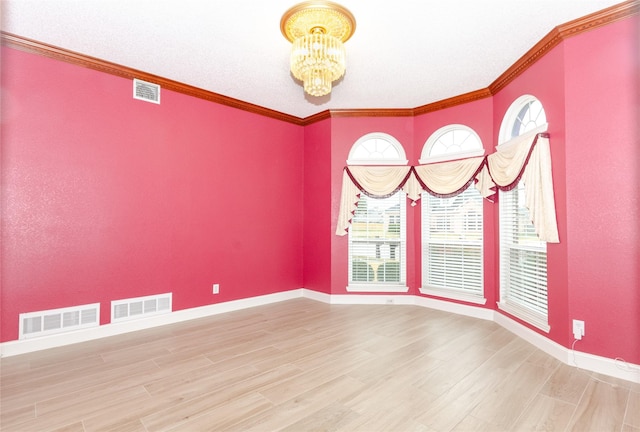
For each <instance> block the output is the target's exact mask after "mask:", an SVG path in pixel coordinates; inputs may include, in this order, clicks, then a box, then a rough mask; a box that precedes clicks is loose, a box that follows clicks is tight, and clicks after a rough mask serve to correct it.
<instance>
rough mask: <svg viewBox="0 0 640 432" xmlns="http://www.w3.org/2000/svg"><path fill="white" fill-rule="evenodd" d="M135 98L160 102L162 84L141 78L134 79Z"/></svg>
mask: <svg viewBox="0 0 640 432" xmlns="http://www.w3.org/2000/svg"><path fill="white" fill-rule="evenodd" d="M133 98H134V99H139V100H143V101H147V102H153V103H156V104H159V103H160V86H159V85H158V84H153V83H150V82H146V81H142V80H139V79H134V80H133Z"/></svg>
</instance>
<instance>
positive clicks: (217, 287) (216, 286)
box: [213, 284, 220, 294]
mask: <svg viewBox="0 0 640 432" xmlns="http://www.w3.org/2000/svg"><path fill="white" fill-rule="evenodd" d="M213 293H214V294H220V284H213Z"/></svg>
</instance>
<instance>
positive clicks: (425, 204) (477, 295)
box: [420, 124, 487, 305]
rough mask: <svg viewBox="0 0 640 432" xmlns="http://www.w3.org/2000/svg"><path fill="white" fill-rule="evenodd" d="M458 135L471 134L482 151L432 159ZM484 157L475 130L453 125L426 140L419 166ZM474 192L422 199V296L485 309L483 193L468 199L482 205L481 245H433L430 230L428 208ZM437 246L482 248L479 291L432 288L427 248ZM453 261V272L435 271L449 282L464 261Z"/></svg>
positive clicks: (426, 195)
mask: <svg viewBox="0 0 640 432" xmlns="http://www.w3.org/2000/svg"><path fill="white" fill-rule="evenodd" d="M456 131H459V132H465V133H468V134H470V135H471V136H472V137H473V138H475V141H476V142H477V145H478V146H479V148H476V149H471V150H464V151H447V152H445V153H444V154H439V155H436V156H432V155H431V152H432V151H433V149H434V146H435V145H436V144H437V143H439V142H440V140H441V139H442V138H443V137H444V136H445V135H447V134H454V133H455V132H456ZM452 139H454V140H455V137H452ZM451 148H454V145H450V146H448V149H451ZM484 153H485V149H484V146H483V145H482V140H481V139H480V136H479V135H478V134H477V133H476V132H475V131H474V130H473V129H471V128H470V127H468V126H465V125H461V124H450V125H447V126H444V127H441V128H440V129H438V130H437V131H435V132H434V133H433V134H431V136H430V137H429V138H428V139H427V141H426V142H425V144H424V146H423V148H422V154H421V158H420V163H421V164H424V163H435V162H445V161H452V160H457V159H462V158H469V157H478V156H483V155H484ZM471 188H474V184H473V183H472V184H470V185H469V187H468V188H467V189H466V190H465V191H464V192H462V193H460V194H458V195H456V196H455V197H451V198H437V197H433V196H432V195H430V194H428V193H427V192H423V193H422V198H421V200H422V203H421V205H422V207H421V209H422V212H421V214H422V216H421V221H420V224H421V228H422V229H421V232H422V233H421V262H420V265H421V269H422V282H421V285H422V286H421V288H420V293H421V294H426V295H432V296H437V297H442V298H447V299H451V300H460V301H465V302H467V303H475V304H481V305H484V304H486V302H487V299H486V298H485V294H484V288H485V287H484V208H483V207H484V200H483V198H482V196H481V195H480V193H479V192H478V191H477V190H476V191H475V192H476V193H477V196H475V197H470V198H469V199H473V200H475V202H472V204H474V205H478V204H479V205H480V221H481V222H480V223H481V229H480V230H479V231H480V233H481V238H480V240H479V242H460V241H449V242H447V241H434V240H433V239H432V237H431V235H430V234H432V233H433V231H432V230H430V229H429V226H430V222H431V221H430V220H429V219H428V218H429V216H430V215H431V213H432V212H431V209H430V207H429V206H430V205H433V203H434V201H435V200H455V199H459V197H461V196H463V197H464V196H466V195H465V194H468V193H469V192H468V191H469V190H470V189H471ZM470 194H473V192H470ZM463 199H464V198H463ZM442 205H443V206H446V204H445V203H444V202H442ZM464 216H465V215H462V220H461V222H462V223H463V225H465V226H466V222H465V220H466V219H465V218H464ZM445 222H449V221H448V220H447V221H445ZM445 226H449V224H448V223H445ZM474 231H478V230H474ZM463 232H464V234H463V235H466V234H467V230H466V229H463ZM469 234H470V233H469ZM436 244H438V245H441V246H442V247H446V246H447V245H448V246H452V247H457V248H467V249H468V248H472V249H475V248H478V246H479V251H480V254H479V256H480V263H479V267H478V268H474V267H473V266H472V267H471V269H473V270H475V271H479V274H480V276H479V282H480V286H479V287H478V289H477V290H471V289H465V288H464V287H459V286H455V287H451V286H449V287H444V286H436V285H433V284H430V280H429V279H430V277H431V273H430V272H429V268H430V267H431V264H432V263H431V259H432V256H431V255H430V254H429V250H428V248H430V246H431V245H436ZM463 255H464V254H463ZM442 257H443V259H444V258H446V257H445V254H442ZM452 258H453V260H454V261H453V262H452V263H451V266H450V268H447V264H444V265H443V266H442V268H441V269H437V270H436V271H440V272H441V273H440V274H441V275H443V276H442V278H443V279H446V278H447V276H446V274H447V273H450V272H452V271H454V270H453V267H455V266H457V265H463V266H464V263H460V261H464V259H463V257H462V256H460V257H459V256H457V255H454V256H453V257H452ZM457 260H460V261H457ZM453 279H456V278H455V276H454V277H453ZM458 282H462V279H461V278H458ZM462 283H463V284H465V282H462Z"/></svg>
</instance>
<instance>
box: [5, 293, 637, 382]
mask: <svg viewBox="0 0 640 432" xmlns="http://www.w3.org/2000/svg"><path fill="white" fill-rule="evenodd" d="M300 297H304V298H308V299H310V300H314V301H319V302H322V303H327V304H342V305H347V304H353V305H355V304H359V305H367V304H368V305H374V304H375V305H380V304H385V305H416V306H421V307H426V308H429V309H436V310H441V311H444V312H450V313H454V314H458V315H465V316H469V317H473V318H478V319H484V320H489V321H494V322H496V323H497V324H499V325H500V326H502V327H504V328H505V329H507V330H509V331H510V332H512V333H514V334H515V335H516V336H518V337H520V338H522V339H524V340H526V341H527V342H529V343H531V344H532V345H534V346H535V347H536V348H539V349H541V350H542V351H544V352H545V353H547V354H549V355H550V356H552V357H554V358H556V359H558V360H560V361H561V362H563V363H565V364H568V365H570V366H577V367H579V368H581V369H584V370H587V371H591V372H597V373H601V374H603V375H608V376H613V377H616V378H620V379H624V380H627V381H632V382H636V383H640V365H635V364H631V363H624V362H622V361H620V360H616V359H610V358H607V357H601V356H597V355H593V354H588V353H584V352H580V351H573V350H571V349H568V348H565V347H563V346H562V345H560V344H558V343H556V342H554V341H552V340H550V339H548V338H546V337H545V336H543V335H541V334H539V333H537V332H535V331H533V330H531V329H530V328H528V327H525V326H524V325H522V324H520V323H518V322H516V321H514V320H512V319H510V318H509V317H507V316H506V315H503V314H502V313H500V312H498V311H494V310H491V309H486V308H482V307H477V306H472V305H465V304H460V303H453V302H448V301H445V300H439V299H434V298H430V297H423V296H416V295H394V294H326V293H322V292H319V291H314V290H309V289H305V288H299V289H294V290H290V291H284V292H279V293H274V294H267V295H263V296H257V297H250V298H246V299H241V300H233V301H229V302H224V303H216V304H211V305H207V306H200V307H196V308H191V309H184V310H179V311H175V312H171V313H168V314H164V315H156V316H152V317H148V318H143V319H140V320H135V321H127V322H122V323H114V324H105V325H102V326H99V327H92V328H88V329H82V330H77V331H73V332H68V333H61V334H56V335H50V336H43V337H41V338H33V339H24V340H16V341H9V342H3V343H0V357H9V356H14V355H18V354H25V353H29V352H33V351H39V350H43V349H47V348H55V347H60V346H65V345H70V344H74V343H78V342H86V341H90V340H94V339H99V338H103V337H107V336H115V335H119V334H124V333H129V332H132V331H136V330H144V329H148V328H152V327H157V326H162V325H167V324H174V323H178V322H182V321H188V320H192V319H197V318H204V317H208V316H212V315H218V314H221V313H226V312H233V311H237V310H241V309H248V308H252V307H256V306H263V305H267V304H271V303H277V302H281V301H286V300H291V299H295V298H300ZM578 347H579V346H578Z"/></svg>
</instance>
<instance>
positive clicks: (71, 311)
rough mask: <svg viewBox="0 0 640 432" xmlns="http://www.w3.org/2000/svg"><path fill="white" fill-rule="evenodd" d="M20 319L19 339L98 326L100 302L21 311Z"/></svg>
mask: <svg viewBox="0 0 640 432" xmlns="http://www.w3.org/2000/svg"><path fill="white" fill-rule="evenodd" d="M19 319H20V329H19V331H20V333H19V335H18V338H19V339H29V338H33V337H40V336H47V335H51V334H56V333H64V332H68V331H73V330H78V329H82V328H87V327H97V326H98V325H99V323H100V303H93V304H86V305H81V306H73V307H68V308H61V309H49V310H45V311H38V312H28V313H21V314H20V317H19Z"/></svg>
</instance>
